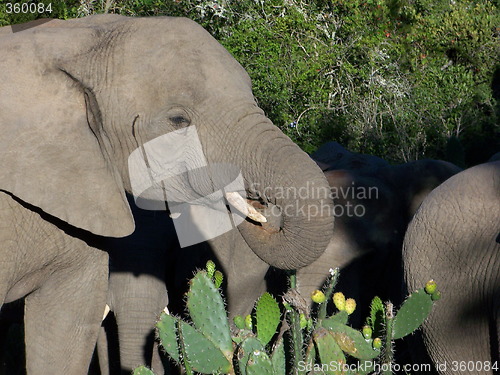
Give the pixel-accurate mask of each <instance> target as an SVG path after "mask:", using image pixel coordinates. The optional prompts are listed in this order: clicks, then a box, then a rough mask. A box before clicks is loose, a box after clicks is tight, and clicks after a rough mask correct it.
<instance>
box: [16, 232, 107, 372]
mask: <svg viewBox="0 0 500 375" xmlns="http://www.w3.org/2000/svg"><path fill="white" fill-rule="evenodd" d="M75 247H77V246H75ZM78 247H80V248H77V249H72V250H75V251H77V256H76V257H75V251H71V252H67V253H66V256H64V255H62V256H60V259H58V260H57V261H58V264H57V270H56V271H54V272H53V273H52V274H51V276H50V277H49V279H48V280H46V282H45V283H44V284H43V286H42V287H41V288H40V289H38V290H36V291H35V292H33V293H31V294H30V295H28V296H27V297H26V300H25V341H26V370H27V374H29V375H34V374H41V375H43V374H71V375H78V374H81V375H85V374H87V371H88V368H89V364H90V361H91V358H92V352H93V350H94V347H95V343H96V340H97V336H98V334H99V327H100V325H101V320H102V315H103V312H104V306H105V305H106V295H107V280H108V256H107V254H106V253H104V252H101V251H99V250H96V249H93V248H89V247H88V246H87V245H86V244H85V243H83V242H81V243H80V244H79V246H78ZM75 258H76V259H75Z"/></svg>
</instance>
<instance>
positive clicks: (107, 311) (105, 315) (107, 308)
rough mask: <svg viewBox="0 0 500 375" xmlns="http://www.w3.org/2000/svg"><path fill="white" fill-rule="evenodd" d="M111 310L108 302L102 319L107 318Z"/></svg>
mask: <svg viewBox="0 0 500 375" xmlns="http://www.w3.org/2000/svg"><path fill="white" fill-rule="evenodd" d="M110 310H111V309H110V308H109V305H108V304H106V307H105V308H104V314H103V315H102V320H104V319H106V317H107V316H108V314H109V312H110Z"/></svg>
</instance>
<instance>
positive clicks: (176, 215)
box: [168, 212, 181, 219]
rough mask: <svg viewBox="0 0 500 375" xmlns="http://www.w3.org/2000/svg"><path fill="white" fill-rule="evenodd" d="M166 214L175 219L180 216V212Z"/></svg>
mask: <svg viewBox="0 0 500 375" xmlns="http://www.w3.org/2000/svg"><path fill="white" fill-rule="evenodd" d="M168 216H170V217H171V218H172V219H177V218H179V217H180V216H181V213H180V212H171V213H170V215H168Z"/></svg>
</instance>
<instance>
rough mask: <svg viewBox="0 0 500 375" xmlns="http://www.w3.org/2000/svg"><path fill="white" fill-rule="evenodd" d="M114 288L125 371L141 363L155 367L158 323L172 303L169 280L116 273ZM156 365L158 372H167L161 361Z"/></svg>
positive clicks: (122, 363) (123, 371)
mask: <svg viewBox="0 0 500 375" xmlns="http://www.w3.org/2000/svg"><path fill="white" fill-rule="evenodd" d="M110 291H111V293H113V296H112V298H111V299H110V302H111V310H112V311H113V313H114V315H115V318H116V324H117V326H118V337H119V346H120V364H121V369H122V373H124V374H129V373H130V372H131V371H132V370H133V369H135V368H136V367H138V366H140V365H147V366H152V365H153V363H152V361H153V357H154V355H153V350H154V338H155V337H154V325H155V322H156V321H157V319H158V316H159V315H160V312H161V311H162V310H163V309H164V308H165V306H167V304H168V296H167V290H166V288H165V281H164V280H161V279H158V278H156V277H154V276H152V275H148V274H141V275H138V276H135V275H134V274H131V273H123V272H116V273H112V274H111V276H110ZM154 365H155V366H153V369H154V371H155V374H158V375H159V374H163V366H162V365H161V361H156V360H155V362H154Z"/></svg>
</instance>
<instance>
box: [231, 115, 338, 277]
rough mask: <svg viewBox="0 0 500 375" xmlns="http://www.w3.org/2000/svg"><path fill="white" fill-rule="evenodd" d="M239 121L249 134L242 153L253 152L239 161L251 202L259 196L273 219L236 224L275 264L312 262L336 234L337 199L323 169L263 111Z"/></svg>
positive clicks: (260, 253) (290, 265) (298, 265)
mask: <svg viewBox="0 0 500 375" xmlns="http://www.w3.org/2000/svg"><path fill="white" fill-rule="evenodd" d="M256 124H258V126H256ZM238 126H239V128H240V129H242V131H243V134H245V136H246V137H247V139H246V140H245V142H244V145H243V147H244V149H243V150H242V151H240V153H239V154H240V155H241V154H243V155H249V156H250V157H248V158H246V159H245V160H243V161H240V166H241V169H242V175H243V178H244V180H245V184H246V190H247V194H248V196H249V197H250V198H253V199H254V200H253V201H250V202H251V203H252V202H253V203H255V200H256V199H258V200H259V202H260V204H261V205H262V210H261V213H263V215H264V216H266V219H267V221H268V222H270V223H274V227H273V226H272V225H271V226H269V225H266V224H264V223H262V224H261V223H256V222H254V221H250V220H246V221H244V222H243V223H241V224H240V225H239V226H238V228H239V230H240V232H241V234H242V236H243V237H244V239H245V241H246V242H247V243H248V245H249V246H250V247H251V248H252V249H253V250H254V252H255V253H256V254H257V255H258V256H259V257H260V258H261V259H262V260H264V261H265V262H266V263H268V264H270V265H271V266H274V267H277V268H280V269H297V268H301V267H303V266H306V265H308V264H310V263H312V262H313V261H314V260H316V259H317V258H318V257H319V256H320V255H321V254H322V253H323V252H324V251H325V249H326V247H327V245H328V243H329V241H330V239H331V237H332V235H333V221H334V220H333V215H332V213H333V207H332V204H333V203H332V200H331V198H330V187H329V185H328V182H327V180H326V178H325V177H324V174H323V173H322V171H321V170H320V169H319V167H318V166H317V165H316V164H315V163H314V161H313V160H312V159H311V158H310V157H309V156H308V155H307V154H306V153H305V152H303V151H302V150H300V148H299V147H298V146H297V145H296V144H294V143H293V142H292V141H291V140H290V139H289V138H288V137H287V136H285V135H284V134H283V133H282V132H281V131H280V130H279V129H278V128H277V127H276V126H274V125H273V124H272V123H271V121H270V120H268V119H267V118H266V117H265V116H264V115H263V114H262V113H261V112H259V113H255V114H252V115H249V116H246V117H245V118H244V119H243V120H242V121H240V124H238ZM245 128H246V129H245ZM256 129H258V131H256ZM245 130H248V131H245ZM239 134H240V135H241V134H242V133H241V130H240V133H239ZM239 143H240V144H241V140H240V142H239ZM256 206H259V204H256Z"/></svg>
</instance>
